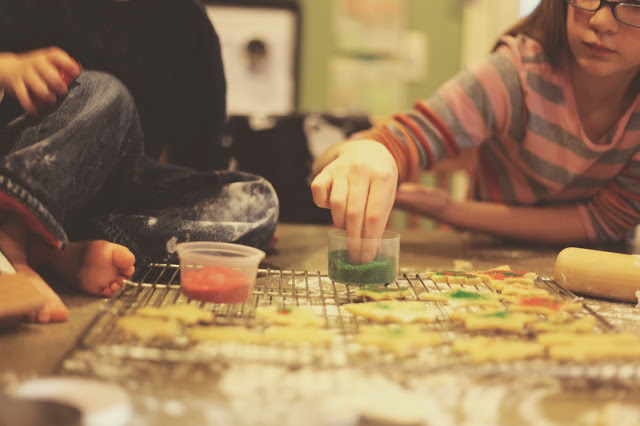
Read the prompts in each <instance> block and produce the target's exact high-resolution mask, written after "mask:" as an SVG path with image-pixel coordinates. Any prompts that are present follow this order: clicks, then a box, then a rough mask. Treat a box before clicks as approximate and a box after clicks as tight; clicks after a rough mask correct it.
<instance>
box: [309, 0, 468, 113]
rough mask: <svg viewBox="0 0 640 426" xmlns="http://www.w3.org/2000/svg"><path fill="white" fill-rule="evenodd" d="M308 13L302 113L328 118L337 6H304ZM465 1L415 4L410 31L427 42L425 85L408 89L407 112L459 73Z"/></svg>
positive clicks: (326, 2) (313, 2)
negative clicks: (326, 115) (334, 23)
mask: <svg viewBox="0 0 640 426" xmlns="http://www.w3.org/2000/svg"><path fill="white" fill-rule="evenodd" d="M299 1H300V7H301V10H302V40H301V44H300V85H299V109H300V110H301V111H307V112H326V111H329V110H330V105H329V102H330V100H329V64H330V60H331V59H332V57H333V55H334V54H335V53H336V52H337V49H336V46H335V40H334V34H333V22H332V18H333V11H332V9H331V8H332V5H333V1H332V0H299ZM462 2H463V0H409V11H410V13H409V29H412V30H419V31H423V32H424V33H425V34H426V36H427V39H428V42H427V52H428V53H427V61H426V62H427V70H426V79H425V81H422V82H419V83H409V84H408V86H407V87H408V96H407V105H406V108H410V107H411V106H412V105H413V102H414V100H416V99H420V98H425V97H427V96H429V95H430V94H432V93H433V92H434V91H435V89H436V88H437V87H438V86H439V85H441V84H442V83H443V82H444V81H445V80H447V79H448V78H449V77H451V76H453V75H454V74H455V73H456V72H457V71H458V70H459V56H460V53H459V52H460V39H461V15H462Z"/></svg>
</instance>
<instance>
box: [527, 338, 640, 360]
mask: <svg viewBox="0 0 640 426" xmlns="http://www.w3.org/2000/svg"><path fill="white" fill-rule="evenodd" d="M538 342H540V343H542V344H543V345H545V346H547V351H548V353H549V357H550V358H552V359H555V360H561V361H562V360H571V361H579V362H582V361H601V360H608V359H611V358H624V359H640V340H639V339H638V337H637V336H636V335H634V334H632V333H586V334H574V333H544V334H540V335H539V336H538Z"/></svg>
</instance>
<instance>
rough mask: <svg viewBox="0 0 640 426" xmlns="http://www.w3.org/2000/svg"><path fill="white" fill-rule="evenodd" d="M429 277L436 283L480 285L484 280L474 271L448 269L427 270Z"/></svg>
mask: <svg viewBox="0 0 640 426" xmlns="http://www.w3.org/2000/svg"><path fill="white" fill-rule="evenodd" d="M427 277H428V278H429V279H430V280H431V281H433V282H434V283H443V284H466V285H479V284H482V280H481V279H480V276H478V274H475V273H473V272H464V271H453V270H448V269H443V270H432V271H427Z"/></svg>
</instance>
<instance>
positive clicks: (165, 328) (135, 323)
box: [116, 315, 182, 340]
mask: <svg viewBox="0 0 640 426" xmlns="http://www.w3.org/2000/svg"><path fill="white" fill-rule="evenodd" d="M116 323H117V325H118V328H119V329H120V330H122V331H124V332H125V334H127V335H130V336H135V337H137V338H139V339H142V340H154V339H172V338H174V337H177V336H179V335H180V334H181V333H182V331H181V329H180V324H179V323H178V322H177V321H176V320H173V319H170V320H166V319H163V318H152V317H143V316H140V315H126V316H123V317H120V318H118V320H117V322H116Z"/></svg>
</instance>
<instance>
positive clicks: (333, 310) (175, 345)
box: [72, 264, 640, 383]
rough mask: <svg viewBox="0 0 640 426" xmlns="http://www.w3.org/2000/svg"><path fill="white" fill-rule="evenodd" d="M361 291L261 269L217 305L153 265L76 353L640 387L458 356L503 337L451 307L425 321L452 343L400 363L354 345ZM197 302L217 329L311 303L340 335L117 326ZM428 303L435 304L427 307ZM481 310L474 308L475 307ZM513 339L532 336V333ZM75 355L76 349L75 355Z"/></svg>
mask: <svg viewBox="0 0 640 426" xmlns="http://www.w3.org/2000/svg"><path fill="white" fill-rule="evenodd" d="M390 285H391V286H397V287H398V288H404V287H408V288H411V291H412V292H413V295H414V296H415V297H416V299H417V298H418V296H419V294H420V293H423V292H441V291H447V290H452V289H456V288H463V289H466V290H469V291H474V290H475V291H479V290H483V291H484V290H489V291H490V290H491V288H489V287H488V286H486V284H479V285H464V284H460V285H458V284H440V283H434V282H432V281H431V280H429V279H428V278H427V277H426V276H423V275H407V274H405V275H403V276H401V277H398V280H397V281H396V282H395V283H393V284H390ZM536 286H538V287H541V288H545V289H547V290H548V291H550V292H551V293H554V294H555V295H557V296H558V297H560V298H562V299H565V300H571V301H581V300H582V299H580V298H578V297H576V296H575V295H574V294H573V293H571V292H570V291H568V290H567V289H565V288H563V287H562V286H560V285H559V284H558V283H556V282H555V281H553V280H550V279H546V278H541V277H540V278H538V279H537V280H536ZM355 289H356V287H354V286H347V285H343V284H339V283H335V282H333V281H332V280H330V279H329V278H328V277H327V275H326V274H322V273H320V272H316V273H310V272H308V271H292V270H277V269H260V270H259V271H258V277H257V280H256V285H255V288H254V291H253V295H252V297H251V298H250V299H249V301H247V302H245V303H241V304H213V303H205V302H198V301H193V300H189V299H188V298H186V297H185V296H184V295H183V294H182V293H181V291H180V271H179V267H178V265H173V264H153V265H150V266H149V267H148V268H147V269H145V270H143V271H141V272H139V273H136V275H135V276H134V277H132V279H131V280H129V281H126V282H125V286H123V288H122V289H121V290H120V291H119V292H118V293H117V294H116V295H114V296H113V297H112V298H111V299H110V300H109V301H108V302H107V303H106V304H105V305H103V307H102V309H101V310H100V312H99V313H98V314H97V315H96V316H95V317H94V318H93V319H92V321H91V322H90V323H89V324H88V325H87V327H86V328H85V330H84V331H83V332H82V334H81V336H80V338H79V340H78V343H77V345H76V348H75V349H79V350H84V351H85V352H86V351H91V352H93V353H96V354H97V355H105V356H109V357H118V358H121V359H134V360H145V361H165V362H197V363H198V362H238V361H240V362H241V361H259V362H263V363H276V364H280V365H289V366H301V365H311V366H315V367H337V366H347V367H354V368H381V367H384V368H387V369H391V370H399V371H404V372H406V371H408V372H426V371H431V370H434V369H442V368H455V369H456V371H464V370H465V369H468V371H469V372H470V373H482V374H501V373H508V374H518V373H534V374H535V373H536V372H544V374H550V375H553V376H556V377H565V378H566V377H569V378H593V379H614V380H623V381H625V382H629V381H630V382H632V383H636V382H640V365H638V364H637V363H633V362H632V361H630V362H623V361H610V362H609V361H608V362H598V363H575V362H556V361H552V360H548V359H533V360H526V361H517V362H505V363H484V364H481V365H478V364H475V363H471V362H470V361H469V360H468V359H466V357H465V356H463V355H459V354H456V353H454V352H453V351H452V350H451V345H450V343H451V342H452V341H453V340H454V339H456V338H458V337H462V336H473V335H480V334H482V335H489V336H491V335H501V336H502V337H504V334H499V333H497V332H483V333H478V332H474V333H470V332H468V331H466V330H465V329H464V326H463V325H462V324H459V323H458V322H453V321H451V320H450V319H449V313H450V312H451V309H450V308H449V307H448V306H446V305H443V304H435V305H436V306H438V309H439V311H440V314H439V316H438V319H437V321H436V322H434V323H431V324H425V325H423V327H424V328H425V329H426V330H433V331H438V332H440V333H441V334H442V336H443V337H444V341H445V343H444V344H443V345H440V346H436V347H432V348H424V349H419V350H417V351H416V352H415V354H412V356H411V357H407V358H400V359H399V358H397V357H396V356H395V355H393V354H389V353H386V352H384V351H382V350H378V349H374V348H370V347H362V346H360V345H358V344H356V343H354V342H353V337H354V336H355V334H356V333H357V332H358V327H359V326H360V325H363V324H367V323H368V321H367V320H365V319H363V318H359V317H355V316H353V315H352V314H350V313H349V312H347V311H346V310H344V309H343V308H342V307H341V306H342V305H343V304H345V303H351V302H355V301H357V300H358V299H356V298H355V296H354V292H355ZM182 303H189V304H196V305H197V306H199V307H201V308H203V309H207V310H210V311H211V312H213V314H214V318H215V320H214V324H215V325H234V326H244V327H247V328H253V327H261V326H263V325H264V324H263V323H261V321H260V319H259V318H256V316H255V309H256V308H257V307H258V306H268V305H274V304H278V306H283V307H284V306H311V307H313V309H314V311H316V313H317V314H318V315H320V316H321V317H323V318H324V320H325V328H327V329H332V330H334V331H336V336H337V337H336V339H335V340H334V341H333V342H332V343H331V344H328V345H325V346H319V347H318V346H313V347H312V346H305V345H300V344H296V345H283V344H273V345H268V346H265V345H248V344H239V343H232V342H228V343H213V342H206V343H198V342H192V341H189V339H188V337H186V333H185V336H184V337H183V338H180V339H176V340H174V341H171V342H170V343H169V342H166V341H164V342H163V341H142V340H136V339H132V338H131V336H128V335H126V334H125V333H124V332H122V331H121V330H119V329H118V327H117V319H118V318H119V317H121V316H124V315H128V314H132V313H134V312H135V311H136V309H138V308H140V307H143V306H147V305H152V306H167V305H171V304H182ZM425 303H428V302H425ZM474 309H477V308H469V310H474ZM572 315H574V316H576V317H580V316H585V315H591V316H595V317H596V319H597V325H596V329H597V330H599V331H601V332H605V333H606V332H610V331H613V330H614V327H613V326H612V325H611V324H610V323H609V322H607V321H606V320H605V319H604V318H603V317H601V316H600V315H598V314H597V313H596V312H594V311H593V310H592V309H590V308H589V307H588V306H587V305H586V304H584V303H583V309H582V311H581V312H578V313H573V314H572ZM509 338H513V339H533V334H532V333H530V332H528V331H527V330H526V329H525V330H524V331H523V332H522V333H520V334H517V335H514V336H510V337H509ZM72 353H73V351H72Z"/></svg>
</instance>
